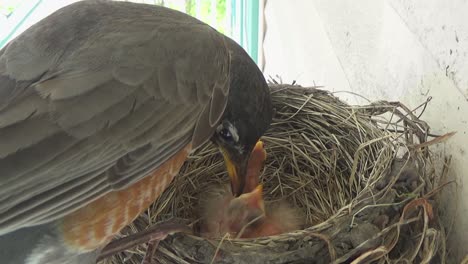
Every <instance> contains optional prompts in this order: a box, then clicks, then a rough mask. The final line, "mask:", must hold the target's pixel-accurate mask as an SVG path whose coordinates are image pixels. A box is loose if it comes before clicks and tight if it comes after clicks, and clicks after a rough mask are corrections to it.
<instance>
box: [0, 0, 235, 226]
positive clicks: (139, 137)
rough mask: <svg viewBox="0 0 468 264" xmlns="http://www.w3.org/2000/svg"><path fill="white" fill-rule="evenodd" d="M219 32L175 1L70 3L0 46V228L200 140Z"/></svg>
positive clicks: (218, 55)
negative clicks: (168, 4) (176, 7)
mask: <svg viewBox="0 0 468 264" xmlns="http://www.w3.org/2000/svg"><path fill="white" fill-rule="evenodd" d="M228 68H229V55H228V51H227V49H226V45H225V43H224V38H223V37H222V35H220V34H219V33H218V32H216V31H215V30H213V29H212V28H210V27H209V26H207V25H206V24H203V23H201V22H200V21H198V20H196V19H194V18H191V17H188V16H186V15H184V14H182V13H179V12H177V11H172V10H169V9H166V8H162V7H154V6H146V5H135V4H129V3H124V2H113V3H112V2H91V1H89V2H87V1H84V2H80V3H78V4H73V5H71V6H68V7H65V8H63V9H62V10H59V11H58V12H57V13H55V14H53V15H51V16H50V17H48V18H47V19H45V20H44V21H41V22H39V23H38V24H36V25H34V26H33V27H32V28H30V29H29V30H28V31H26V32H25V33H24V34H22V35H21V36H19V37H18V38H17V39H15V40H14V41H12V42H11V43H10V44H9V45H8V46H6V47H5V48H4V49H2V50H1V51H0V234H2V233H7V232H10V231H12V230H15V229H18V228H20V227H23V226H31V225H37V224H41V223H46V222H50V221H53V220H55V219H58V218H59V217H61V216H63V215H65V214H67V213H69V212H71V211H73V210H76V209H78V208H80V207H82V206H84V205H86V204H87V203H89V202H91V201H93V200H95V199H97V198H98V197H101V196H102V195H104V194H106V193H107V192H109V191H112V190H115V189H119V188H123V187H126V186H128V185H129V184H130V183H133V182H135V181H137V180H139V179H141V178H142V177H144V176H146V175H148V174H149V173H150V172H151V171H153V170H154V169H155V168H157V167H158V166H159V165H160V164H161V163H163V162H164V161H166V160H168V159H169V158H170V157H171V156H172V155H173V154H175V153H177V151H179V150H181V149H182V148H183V147H185V146H186V145H187V144H189V143H192V146H193V147H194V148H195V147H197V146H199V145H200V144H201V143H203V142H205V141H206V140H208V139H209V137H210V136H211V135H212V133H213V131H214V127H215V125H216V124H217V123H218V121H219V119H220V118H221V115H222V113H223V111H224V109H225V106H226V101H227V98H226V97H227V94H228V87H229V85H228V78H229V76H228V72H229V69H228Z"/></svg>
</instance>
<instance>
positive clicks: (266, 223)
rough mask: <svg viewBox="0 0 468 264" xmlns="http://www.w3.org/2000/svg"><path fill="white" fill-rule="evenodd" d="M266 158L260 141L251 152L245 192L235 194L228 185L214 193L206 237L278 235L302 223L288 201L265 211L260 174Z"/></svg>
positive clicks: (206, 213) (203, 231)
mask: <svg viewBox="0 0 468 264" xmlns="http://www.w3.org/2000/svg"><path fill="white" fill-rule="evenodd" d="M265 159H266V151H265V150H264V148H263V143H262V142H261V141H259V142H258V143H257V144H256V146H255V148H254V150H253V151H252V153H251V156H250V159H249V165H248V170H247V178H246V185H245V187H244V190H243V192H244V193H243V194H242V195H240V196H239V197H236V198H234V197H233V195H232V194H231V193H230V192H229V191H227V189H225V190H224V191H221V192H220V193H219V195H215V196H214V197H212V198H211V200H210V201H209V202H208V203H207V207H206V208H205V219H206V223H205V225H203V229H202V233H204V235H205V236H207V237H222V236H224V235H225V234H226V233H228V234H230V235H231V237H237V238H255V237H264V236H272V235H278V234H281V233H285V232H289V231H293V230H297V229H299V227H300V224H299V223H300V221H299V219H300V218H299V214H298V213H297V211H296V210H294V209H293V208H290V207H288V206H286V205H285V204H279V205H278V206H277V207H276V208H270V209H269V210H267V211H268V213H266V211H265V206H264V201H263V196H262V191H263V188H262V185H260V184H259V182H260V178H259V177H260V174H261V170H262V168H263V164H264V162H265Z"/></svg>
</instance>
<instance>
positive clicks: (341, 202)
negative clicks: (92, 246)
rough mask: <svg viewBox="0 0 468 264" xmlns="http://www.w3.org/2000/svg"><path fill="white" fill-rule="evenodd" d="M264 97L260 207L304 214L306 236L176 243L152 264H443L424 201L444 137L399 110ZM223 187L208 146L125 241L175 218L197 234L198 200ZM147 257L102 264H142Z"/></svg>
mask: <svg viewBox="0 0 468 264" xmlns="http://www.w3.org/2000/svg"><path fill="white" fill-rule="evenodd" d="M270 87H271V92H272V98H273V104H274V107H275V110H276V113H275V116H274V120H273V124H272V126H271V128H270V130H269V131H268V132H267V134H266V135H265V136H264V137H263V139H262V140H263V141H264V142H265V147H266V150H267V153H268V158H267V161H266V165H265V170H264V172H263V174H262V182H263V185H264V191H265V195H264V197H265V200H266V201H269V202H273V201H279V200H286V201H288V202H289V203H290V204H292V205H294V206H295V207H297V208H300V209H301V210H302V211H303V212H304V217H305V222H306V226H305V227H304V229H303V230H298V231H295V232H291V233H287V234H282V235H278V236H273V237H266V238H257V239H251V240H248V239H234V238H229V237H223V238H220V239H216V240H209V239H205V238H202V237H199V236H197V235H190V234H175V235H172V236H169V237H168V238H167V239H165V240H164V241H161V242H160V243H159V246H158V247H157V249H156V252H155V259H157V261H158V262H157V263H212V262H213V263H369V262H370V261H375V263H390V262H392V261H395V260H401V261H403V262H405V261H406V262H407V263H413V262H417V263H428V262H429V261H430V260H435V261H436V262H437V263H442V262H443V261H444V260H445V249H444V241H445V237H444V236H445V234H444V232H442V231H443V230H442V229H441V227H440V226H438V222H437V211H436V210H435V209H434V208H435V207H434V204H435V201H434V200H430V199H433V197H431V195H432V194H433V192H434V191H435V190H437V187H439V186H440V185H441V183H442V182H441V181H442V180H443V178H444V175H443V174H444V173H446V171H447V170H444V172H443V173H439V172H437V171H436V169H435V167H434V158H433V155H432V153H431V152H430V150H429V148H428V147H429V145H431V144H434V143H438V142H440V141H442V140H444V139H446V138H447V137H449V136H450V135H446V136H445V137H437V138H435V139H430V137H431V134H430V133H429V126H428V125H427V124H426V123H425V122H424V121H422V120H421V119H420V116H418V115H417V114H416V113H415V111H414V110H411V109H408V108H407V107H406V106H404V105H403V104H401V103H398V102H386V101H379V102H376V103H373V104H370V105H367V106H350V105H348V104H346V103H344V102H342V101H340V100H339V99H338V98H336V97H334V96H333V95H331V94H330V93H329V92H326V91H324V90H320V89H316V88H304V87H300V86H294V85H293V86H292V85H280V84H272V85H271V86H270ZM426 104H427V102H426ZM425 107H426V106H425V104H424V105H422V106H421V108H425ZM446 166H449V164H446ZM227 181H228V177H227V175H226V173H225V168H224V164H223V160H222V157H221V156H220V154H219V153H218V151H217V149H216V148H215V147H214V146H212V145H210V144H207V145H205V146H204V147H202V148H200V149H199V150H197V151H196V152H195V153H194V154H193V155H192V156H190V157H189V159H188V161H187V162H186V164H185V165H184V167H183V168H182V170H181V172H180V174H179V176H177V177H176V179H175V180H174V182H173V183H172V184H171V186H170V187H169V188H168V189H167V190H166V191H165V192H164V193H163V195H162V196H161V197H160V198H159V199H158V200H157V201H156V202H155V203H154V204H153V205H152V206H151V207H150V208H149V209H148V211H147V213H146V214H144V215H142V216H140V217H139V218H138V219H137V220H136V221H135V222H134V223H133V224H132V225H131V226H130V227H128V228H127V229H126V230H124V232H123V235H125V234H130V233H134V232H136V231H139V230H145V229H146V228H148V227H149V226H151V225H153V224H154V223H157V222H160V221H163V220H167V219H171V218H174V217H177V218H182V219H187V220H189V221H191V223H192V226H194V230H195V232H196V231H197V228H196V227H197V223H198V221H199V218H200V205H199V204H198V201H200V199H199V198H200V197H201V196H204V195H206V192H207V191H209V190H210V189H212V188H213V186H219V185H221V184H227ZM431 193H432V194H431ZM145 250H146V249H145V245H142V246H139V247H137V248H135V249H132V250H127V251H125V252H121V253H120V254H118V255H115V256H113V257H111V258H109V259H107V260H105V261H106V262H107V263H140V262H141V260H142V258H143V256H144V253H145Z"/></svg>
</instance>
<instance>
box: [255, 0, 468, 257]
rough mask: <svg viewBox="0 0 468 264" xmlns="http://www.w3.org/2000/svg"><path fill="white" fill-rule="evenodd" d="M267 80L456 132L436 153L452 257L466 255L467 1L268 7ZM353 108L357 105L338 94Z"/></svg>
mask: <svg viewBox="0 0 468 264" xmlns="http://www.w3.org/2000/svg"><path fill="white" fill-rule="evenodd" d="M265 18H266V24H267V28H266V37H265V40H264V41H265V42H264V54H265V73H266V74H267V75H272V76H274V75H276V74H278V75H280V76H281V77H282V79H283V81H284V82H291V81H292V80H296V81H297V82H298V83H299V84H301V85H311V84H314V83H315V84H317V85H325V86H326V88H327V89H330V90H333V91H342V90H346V91H353V92H357V93H359V94H361V95H364V96H366V97H367V98H369V99H371V100H375V99H387V100H399V101H402V102H403V103H405V104H407V105H408V106H410V107H415V106H417V105H419V104H420V103H422V102H424V101H425V100H426V98H427V97H428V96H432V97H433V100H432V101H431V103H430V105H429V108H428V110H427V111H426V113H425V115H424V118H425V119H426V120H427V121H428V122H429V124H430V125H431V127H432V131H433V132H434V133H446V132H449V131H454V130H455V131H457V132H458V133H457V134H456V136H455V137H453V138H452V139H451V140H450V141H449V142H448V143H446V144H445V145H443V146H442V147H441V148H439V150H440V151H442V154H451V155H453V160H452V166H453V170H452V176H453V177H455V178H456V179H457V182H458V184H459V187H460V188H459V190H458V193H449V194H448V195H447V198H446V200H445V202H446V203H447V205H448V206H447V208H449V209H450V210H448V211H450V212H452V213H453V212H455V211H454V210H452V208H450V207H451V206H452V205H455V204H457V203H456V202H455V201H458V204H459V206H458V211H457V213H456V214H451V215H450V216H449V217H448V218H449V219H451V220H454V221H455V226H454V229H453V230H452V231H453V232H452V233H451V237H450V239H449V243H450V247H451V251H453V252H454V253H455V255H457V256H458V258H460V257H461V256H464V255H465V254H468V175H467V172H468V159H467V153H468V135H467V134H466V133H467V130H468V125H467V123H468V2H467V1H463V0H452V1H439V0H425V1H416V0H410V1H408V0H388V1H385V0H359V1H357V0H290V1H281V0H269V1H268V2H267V6H266V9H265ZM338 96H343V98H344V99H346V100H349V101H351V102H353V103H356V102H358V103H364V102H365V101H363V100H362V99H360V98H358V97H353V96H350V95H346V94H338Z"/></svg>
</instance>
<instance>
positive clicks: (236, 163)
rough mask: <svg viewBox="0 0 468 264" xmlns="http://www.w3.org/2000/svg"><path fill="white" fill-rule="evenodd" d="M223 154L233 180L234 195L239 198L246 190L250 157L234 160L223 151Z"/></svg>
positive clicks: (232, 189)
mask: <svg viewBox="0 0 468 264" xmlns="http://www.w3.org/2000/svg"><path fill="white" fill-rule="evenodd" d="M222 153H223V157H224V162H225V163H226V168H227V171H228V174H229V177H230V178H231V191H232V194H233V195H234V196H235V197H238V196H239V195H241V194H242V191H243V190H244V186H245V182H246V177H247V165H248V161H249V156H246V157H241V158H239V159H233V158H231V157H230V156H229V154H228V153H227V152H226V151H224V150H222Z"/></svg>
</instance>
